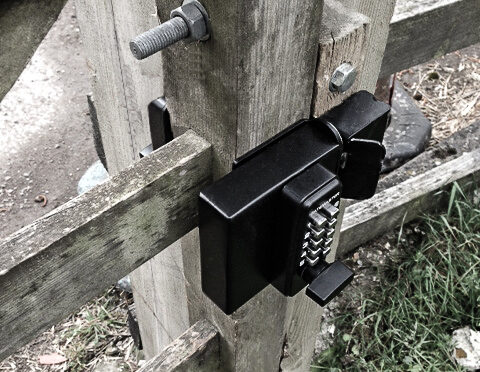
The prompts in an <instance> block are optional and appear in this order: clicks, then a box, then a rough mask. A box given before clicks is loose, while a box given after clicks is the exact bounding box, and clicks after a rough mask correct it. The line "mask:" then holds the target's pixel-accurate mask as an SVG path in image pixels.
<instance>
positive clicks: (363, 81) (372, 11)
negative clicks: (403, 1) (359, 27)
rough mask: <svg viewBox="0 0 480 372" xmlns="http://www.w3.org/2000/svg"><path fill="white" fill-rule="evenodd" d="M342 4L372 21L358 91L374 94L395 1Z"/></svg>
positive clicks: (344, 0)
mask: <svg viewBox="0 0 480 372" xmlns="http://www.w3.org/2000/svg"><path fill="white" fill-rule="evenodd" d="M342 3H343V4H344V5H345V6H346V7H351V8H352V9H355V10H356V11H357V12H359V13H362V14H364V15H366V16H367V17H368V18H369V19H370V28H371V29H370V33H371V37H369V38H368V39H367V43H366V45H365V50H366V53H365V62H364V65H363V71H362V74H361V75H360V76H359V82H358V89H359V90H360V89H365V90H368V91H369V92H372V93H373V92H374V91H375V86H376V84H377V79H378V76H379V73H380V67H381V65H382V59H383V56H384V51H385V46H386V44H387V38H388V32H389V26H390V20H391V19H392V15H393V11H394V9H395V0H383V1H379V0H353V1H351V0H342Z"/></svg>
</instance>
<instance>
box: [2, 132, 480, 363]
mask: <svg viewBox="0 0 480 372" xmlns="http://www.w3.org/2000/svg"><path fill="white" fill-rule="evenodd" d="M210 160H211V159H210V145H209V144H208V143H207V142H205V141H204V140H203V139H201V138H200V137H198V136H196V135H195V134H194V133H193V132H191V131H189V132H187V133H185V134H184V135H183V136H181V137H179V138H177V139H175V140H174V141H173V142H171V143H169V144H167V145H166V146H164V147H162V148H161V149H159V150H157V151H156V152H155V153H153V154H152V155H151V156H149V157H147V158H145V159H143V160H142V161H140V162H138V163H136V164H135V165H134V166H132V167H129V168H127V169H126V170H124V171H122V172H121V173H120V174H118V175H117V176H114V177H112V178H110V179H109V180H107V181H106V182H105V183H103V184H101V185H99V186H97V187H95V188H94V189H92V190H91V191H89V192H87V193H85V194H83V195H80V196H78V197H77V198H75V199H73V200H71V201H70V202H68V203H67V204H64V205H63V206H62V207H60V208H58V209H56V210H54V211H52V212H51V213H50V214H47V215H46V216H44V217H42V218H40V219H39V220H37V221H35V222H34V223H33V224H31V225H29V226H26V227H25V228H23V229H21V230H19V231H18V232H16V233H15V234H13V235H11V236H9V237H7V238H6V239H4V240H3V241H2V242H0V286H1V288H2V291H1V292H0V325H1V328H0V333H1V334H2V336H3V337H1V338H0V359H3V358H4V357H6V356H7V355H9V354H10V353H12V352H13V351H15V350H16V349H18V348H19V347H21V346H23V345H24V344H26V343H27V342H29V341H30V340H31V339H32V338H33V337H35V336H36V335H37V334H38V333H39V332H41V331H43V330H45V329H47V328H48V327H50V326H52V325H54V324H56V323H57V322H58V321H60V320H62V319H63V318H64V317H66V316H67V315H68V314H70V313H71V312H73V311H75V310H76V309H77V308H79V307H80V306H81V305H83V304H84V303H86V302H87V301H88V300H90V299H91V298H93V297H94V296H96V295H98V294H99V293H101V292H102V291H103V290H105V289H106V288H107V287H108V286H109V285H110V284H111V283H113V282H115V280H117V279H118V278H120V277H122V276H123V275H125V274H126V273H128V272H130V271H132V270H133V269H134V268H136V267H138V266H139V265H141V264H142V263H143V262H144V261H146V260H148V259H149V258H150V257H152V256H154V255H155V254H157V253H159V252H160V251H162V249H164V248H166V247H167V246H168V245H169V244H171V243H172V242H173V241H175V240H177V239H179V238H180V237H181V236H183V235H184V234H185V233H187V232H188V231H189V230H191V229H192V228H194V227H195V226H196V213H197V212H196V203H197V195H198V192H199V189H200V188H201V187H203V186H204V185H206V184H207V183H208V182H209V180H210ZM479 175H480V149H478V150H475V151H472V152H470V153H465V154H463V155H462V156H460V157H459V158H457V159H455V160H452V161H450V162H447V163H445V164H443V165H440V166H438V167H436V168H434V169H432V170H431V171H429V172H427V173H425V174H421V175H419V176H417V177H414V178H412V179H409V180H407V181H404V182H402V183H400V184H399V185H396V186H393V187H391V188H389V189H386V190H384V191H382V192H380V193H379V194H377V195H375V196H374V197H373V198H372V199H370V200H366V201H362V202H359V203H357V204H355V205H354V206H351V207H348V208H347V209H346V212H345V219H344V224H343V226H342V234H341V235H340V245H339V253H340V254H343V253H345V252H347V251H348V250H350V249H353V248H355V247H356V246H358V245H359V244H362V243H364V242H366V241H368V240H370V239H372V238H374V237H375V236H377V235H380V234H382V233H385V232H387V231H391V229H393V228H395V227H397V226H399V225H400V224H401V223H403V222H407V221H410V220H412V219H414V218H416V217H418V216H419V215H420V214H422V213H424V212H426V211H428V210H430V209H432V208H434V207H437V206H438V205H442V201H445V199H446V198H447V195H448V193H445V192H441V191H442V190H444V189H445V188H446V187H447V186H449V185H451V184H452V183H453V182H458V183H459V184H460V185H465V184H467V183H468V182H470V181H475V183H476V184H478V176H479ZM180 219H181V220H182V223H181V224H180V223H175V221H179V220H180ZM132 240H135V241H136V242H137V244H136V246H137V247H138V250H137V251H135V252H132V251H130V250H128V249H127V248H128V246H129V245H128V244H124V242H129V241H132ZM198 327H199V326H193V327H192V328H191V330H190V331H191V332H190V336H188V337H186V338H183V339H182V340H184V341H185V342H187V341H188V339H190V338H191V337H193V339H195V337H196V336H191V333H192V332H193V334H195V332H197V331H198V329H197V328H198ZM201 328H202V329H206V328H208V327H206V326H201ZM192 330H193V331H192ZM202 332H203V331H202ZM207 333H208V332H207ZM209 335H210V336H208V337H206V338H205V337H203V336H202V337H203V338H202V337H201V338H198V340H199V341H202V340H203V341H204V342H206V343H209V344H210V342H214V343H216V342H217V341H211V340H210V339H215V340H217V339H216V334H213V333H212V332H210V333H209ZM207 339H208V340H207ZM184 341H181V342H180V343H181V344H182V345H184V344H185V342H184ZM203 341H202V342H203ZM175 342H177V341H175ZM182 342H183V343H182ZM188 344H189V343H188V342H187V345H188ZM193 344H195V343H190V344H189V345H190V346H188V347H186V349H187V350H190V349H191V348H192V347H193V346H192V345H193ZM175 345H178V344H175ZM196 345H200V344H196ZM199 347H200V348H201V345H200V346H199ZM215 347H217V346H215ZM182 348H183V346H182V347H179V348H176V349H175V348H174V350H182ZM169 350H170V351H172V349H171V348H170V349H169ZM182 353H184V354H182V355H190V354H189V352H188V351H185V350H184V351H182ZM185 353H186V354H185ZM162 355H163V356H162ZM192 355H193V354H192ZM195 355H197V354H195ZM177 359H178V358H177ZM180 359H181V358H180ZM180 359H178V360H180ZM155 360H156V362H152V364H149V366H152V368H153V366H156V367H155V368H160V367H159V366H163V367H162V368H164V366H166V365H169V364H168V363H170V361H171V360H172V359H169V358H167V354H161V355H159V356H158V357H157V358H155ZM144 368H146V366H145V367H144ZM155 368H154V369H145V371H150V370H152V371H153V370H165V369H162V368H160V369H155Z"/></svg>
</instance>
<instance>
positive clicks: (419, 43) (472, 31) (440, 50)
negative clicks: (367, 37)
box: [380, 0, 480, 76]
mask: <svg viewBox="0 0 480 372" xmlns="http://www.w3.org/2000/svg"><path fill="white" fill-rule="evenodd" d="M479 19H480V0H423V1H416V0H399V1H398V3H397V8H396V10H395V14H394V16H393V19H392V23H391V24H390V33H389V35H388V42H387V47H386V49H385V56H384V58H383V61H382V69H381V74H380V75H381V76H387V75H390V74H392V73H394V72H397V71H401V70H403V69H406V68H409V67H411V66H415V65H418V64H420V63H423V62H427V61H429V60H431V59H434V58H438V57H440V56H442V55H444V54H447V53H449V52H452V51H454V50H458V49H461V48H465V47H467V46H469V45H473V44H475V43H478V42H480V22H479Z"/></svg>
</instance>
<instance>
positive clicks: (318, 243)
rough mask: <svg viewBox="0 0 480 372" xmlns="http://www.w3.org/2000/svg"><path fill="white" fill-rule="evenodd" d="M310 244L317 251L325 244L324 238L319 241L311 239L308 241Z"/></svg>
mask: <svg viewBox="0 0 480 372" xmlns="http://www.w3.org/2000/svg"><path fill="white" fill-rule="evenodd" d="M308 244H309V245H310V246H311V247H313V248H314V249H317V248H318V247H320V246H322V244H323V239H322V238H320V239H318V240H315V239H310V240H309V241H308Z"/></svg>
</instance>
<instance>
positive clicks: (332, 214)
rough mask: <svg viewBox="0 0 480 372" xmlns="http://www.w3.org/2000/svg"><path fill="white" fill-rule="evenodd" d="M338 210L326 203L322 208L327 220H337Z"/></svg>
mask: <svg viewBox="0 0 480 372" xmlns="http://www.w3.org/2000/svg"><path fill="white" fill-rule="evenodd" d="M338 212H339V210H338V208H336V207H334V206H333V205H331V204H330V203H325V204H324V205H323V206H322V213H323V214H325V216H327V218H336V217H337V216H338Z"/></svg>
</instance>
